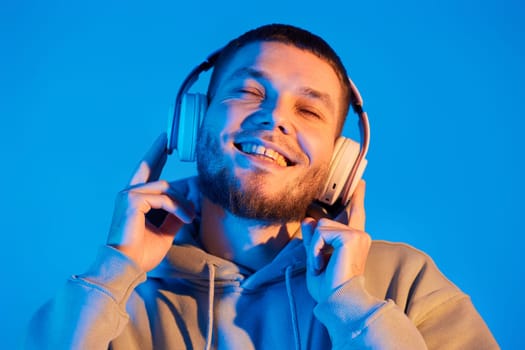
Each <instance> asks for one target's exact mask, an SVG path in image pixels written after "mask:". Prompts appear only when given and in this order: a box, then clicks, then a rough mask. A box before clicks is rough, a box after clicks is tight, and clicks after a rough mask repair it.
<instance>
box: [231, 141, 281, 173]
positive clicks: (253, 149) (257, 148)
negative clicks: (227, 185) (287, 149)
mask: <svg viewBox="0 0 525 350" xmlns="http://www.w3.org/2000/svg"><path fill="white" fill-rule="evenodd" d="M241 150H242V151H243V152H245V153H249V154H256V155H260V156H264V157H266V158H268V159H271V160H273V161H274V162H276V163H277V164H278V165H280V166H282V167H285V166H287V165H288V164H286V159H285V158H284V157H283V156H282V155H281V154H279V153H278V152H277V151H275V150H273V149H269V148H266V147H264V146H261V145H256V144H254V143H241Z"/></svg>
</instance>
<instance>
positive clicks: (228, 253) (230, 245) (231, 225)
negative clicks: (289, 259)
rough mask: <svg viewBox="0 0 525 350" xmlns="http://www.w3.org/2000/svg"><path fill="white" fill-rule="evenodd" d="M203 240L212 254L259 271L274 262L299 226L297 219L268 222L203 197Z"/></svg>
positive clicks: (201, 232) (204, 245)
mask: <svg viewBox="0 0 525 350" xmlns="http://www.w3.org/2000/svg"><path fill="white" fill-rule="evenodd" d="M202 217H203V218H205V219H204V220H202V222H201V228H200V240H201V242H202V245H203V248H204V249H205V250H206V251H207V252H208V253H210V254H213V255H215V256H218V257H221V258H223V259H226V260H230V261H233V262H235V263H236V264H238V265H242V266H245V267H247V268H249V269H252V270H254V271H255V270H258V269H260V268H261V267H263V266H265V265H266V264H268V263H269V262H270V261H272V260H273V259H274V258H275V256H276V255H277V254H278V253H279V251H281V249H282V248H283V247H284V246H285V245H286V244H287V243H288V242H289V241H290V239H291V238H292V236H293V235H294V233H295V232H296V231H297V230H298V229H299V226H300V223H299V222H297V221H294V222H287V223H277V224H273V223H268V222H263V221H260V220H255V219H246V218H240V217H238V216H235V215H233V214H232V213H230V212H228V211H226V210H224V209H223V208H222V207H220V206H218V205H216V204H214V203H212V202H210V201H209V200H208V199H207V198H206V197H203V198H202Z"/></svg>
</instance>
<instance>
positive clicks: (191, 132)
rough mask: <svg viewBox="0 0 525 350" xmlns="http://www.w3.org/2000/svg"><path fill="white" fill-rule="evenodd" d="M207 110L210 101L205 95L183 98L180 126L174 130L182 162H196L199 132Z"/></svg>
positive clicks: (189, 94)
mask: <svg viewBox="0 0 525 350" xmlns="http://www.w3.org/2000/svg"><path fill="white" fill-rule="evenodd" d="M207 108H208V100H207V98H206V95H204V94H199V93H196V94H194V93H187V94H184V96H183V97H182V100H181V105H180V115H179V118H178V119H179V124H178V125H177V126H175V125H174V126H173V129H172V135H174V134H176V135H177V140H176V143H175V142H174V143H175V148H176V149H177V151H178V153H179V159H180V160H181V161H184V162H193V161H195V149H196V145H197V138H198V132H199V129H200V126H201V123H202V120H203V119H204V115H205V114H206V109H207ZM175 119H177V118H174V124H175Z"/></svg>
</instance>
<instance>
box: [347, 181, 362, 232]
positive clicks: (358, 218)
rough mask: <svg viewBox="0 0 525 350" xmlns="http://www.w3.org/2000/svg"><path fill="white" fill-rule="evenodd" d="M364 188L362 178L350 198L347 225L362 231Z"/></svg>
mask: <svg viewBox="0 0 525 350" xmlns="http://www.w3.org/2000/svg"><path fill="white" fill-rule="evenodd" d="M365 190H366V183H365V181H364V180H361V181H359V183H358V184H357V187H356V189H355V191H354V194H353V195H352V199H351V200H350V215H349V218H348V226H349V227H351V228H353V229H356V230H360V231H364V230H365V222H366V214H365Z"/></svg>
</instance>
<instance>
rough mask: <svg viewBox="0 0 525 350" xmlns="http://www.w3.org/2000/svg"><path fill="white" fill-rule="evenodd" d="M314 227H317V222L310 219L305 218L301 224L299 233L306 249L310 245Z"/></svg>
mask: <svg viewBox="0 0 525 350" xmlns="http://www.w3.org/2000/svg"><path fill="white" fill-rule="evenodd" d="M316 225H317V222H316V221H315V219H313V218H310V217H308V218H305V219H304V220H303V221H302V222H301V233H302V236H303V243H304V245H305V247H308V246H309V245H310V242H311V241H312V236H313V234H314V230H315V226H316Z"/></svg>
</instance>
